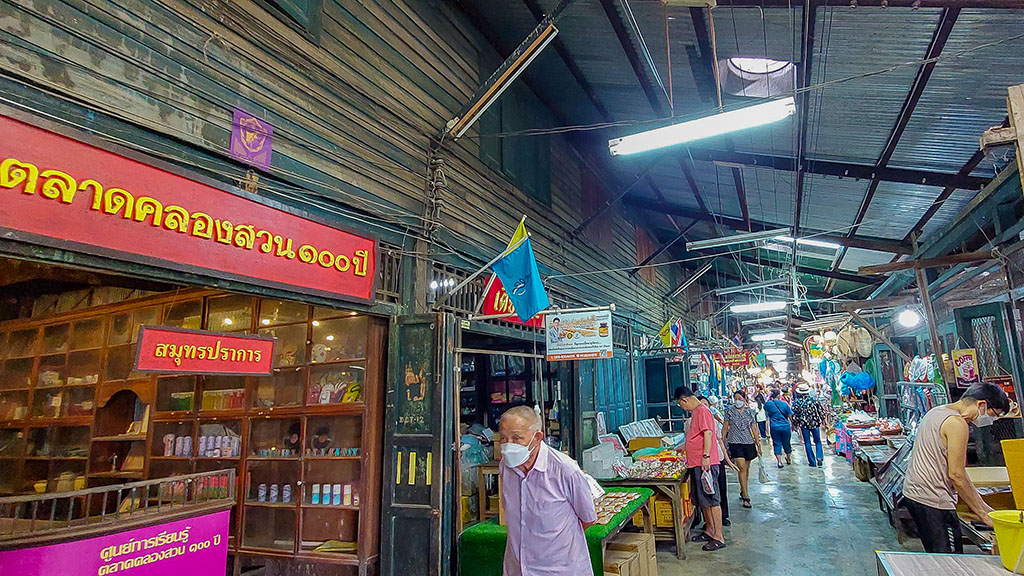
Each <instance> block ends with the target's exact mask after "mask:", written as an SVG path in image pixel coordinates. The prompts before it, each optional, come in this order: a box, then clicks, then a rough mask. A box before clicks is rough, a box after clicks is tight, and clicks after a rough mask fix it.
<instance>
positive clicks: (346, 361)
mask: <svg viewBox="0 0 1024 576" xmlns="http://www.w3.org/2000/svg"><path fill="white" fill-rule="evenodd" d="M356 362H366V358H365V357H363V358H346V359H344V360H331V361H330V362H310V363H309V366H310V368H312V367H315V366H335V365H338V364H355V363H356Z"/></svg>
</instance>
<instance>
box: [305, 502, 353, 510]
mask: <svg viewBox="0 0 1024 576" xmlns="http://www.w3.org/2000/svg"><path fill="white" fill-rule="evenodd" d="M302 508H303V509H306V510H351V511H354V512H359V509H360V507H359V506H345V505H343V504H339V505H337V506H334V505H332V504H306V503H305V502H303V503H302Z"/></svg>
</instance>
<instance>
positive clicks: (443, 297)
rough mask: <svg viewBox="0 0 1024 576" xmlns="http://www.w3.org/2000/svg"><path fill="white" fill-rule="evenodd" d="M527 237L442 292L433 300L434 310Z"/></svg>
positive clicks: (528, 237) (524, 237)
mask: <svg viewBox="0 0 1024 576" xmlns="http://www.w3.org/2000/svg"><path fill="white" fill-rule="evenodd" d="M529 239H530V235H529V234H527V235H526V236H523V237H522V238H520V239H519V241H518V242H516V243H515V244H514V245H512V246H509V247H508V248H506V249H505V250H503V251H502V252H500V253H499V254H498V255H497V256H495V257H494V258H491V261H490V262H488V263H487V264H484V265H483V266H482V267H480V269H479V270H477V271H476V272H473V273H472V274H470V275H469V276H468V277H467V278H466V279H465V280H463V281H462V282H459V284H458V286H456V287H455V288H452V289H451V290H449V291H448V292H446V293H444V294H442V295H441V297H440V298H438V299H437V300H435V301H434V310H438V309H439V308H440V307H441V304H444V303H445V302H446V301H447V300H448V298H451V296H452V294H455V293H456V292H458V291H459V290H462V288H463V287H465V286H466V285H467V284H469V283H470V282H472V281H473V280H476V277H477V276H479V275H481V274H483V272H484V270H487V269H488V268H490V267H491V266H493V265H494V263H495V262H497V261H498V260H501V259H502V258H504V257H505V256H507V255H508V254H509V253H510V252H512V251H513V250H515V249H516V248H518V247H519V246H520V245H521V244H522V243H523V242H526V241H527V240H529Z"/></svg>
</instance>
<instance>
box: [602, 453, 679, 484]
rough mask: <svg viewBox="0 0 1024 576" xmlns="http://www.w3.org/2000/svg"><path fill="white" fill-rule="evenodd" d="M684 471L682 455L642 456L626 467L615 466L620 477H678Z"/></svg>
mask: <svg viewBox="0 0 1024 576" xmlns="http://www.w3.org/2000/svg"><path fill="white" fill-rule="evenodd" d="M685 472H686V459H685V458H683V457H678V456H677V457H675V458H673V459H667V458H660V459H659V458H642V459H640V460H637V461H636V462H634V463H633V465H632V466H629V467H628V468H626V467H624V466H616V467H615V473H616V474H618V475H619V477H621V478H638V479H650V478H679V477H681V476H682V475H683V474H684V473H685Z"/></svg>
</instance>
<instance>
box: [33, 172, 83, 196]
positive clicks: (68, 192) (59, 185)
mask: <svg viewBox="0 0 1024 576" xmlns="http://www.w3.org/2000/svg"><path fill="white" fill-rule="evenodd" d="M40 176H41V177H42V178H43V189H42V190H41V192H42V194H43V196H46V197H47V198H51V199H53V200H60V201H61V202H63V203H65V204H71V201H72V200H74V199H75V192H78V183H77V182H75V179H74V178H72V177H71V176H69V175H67V174H65V173H64V172H61V171H60V170H43V172H42V173H41V174H40Z"/></svg>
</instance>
